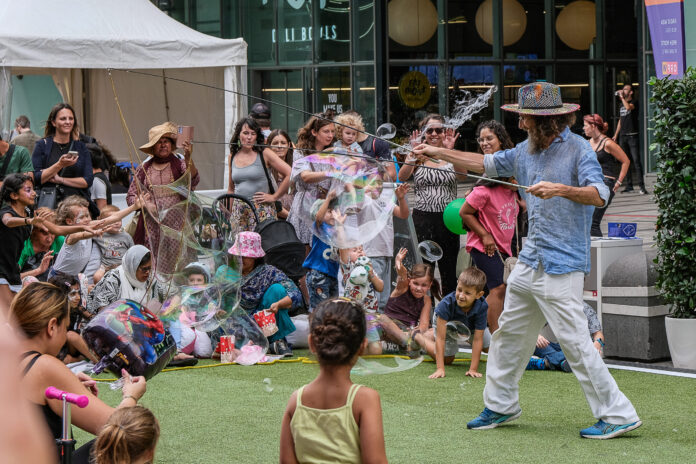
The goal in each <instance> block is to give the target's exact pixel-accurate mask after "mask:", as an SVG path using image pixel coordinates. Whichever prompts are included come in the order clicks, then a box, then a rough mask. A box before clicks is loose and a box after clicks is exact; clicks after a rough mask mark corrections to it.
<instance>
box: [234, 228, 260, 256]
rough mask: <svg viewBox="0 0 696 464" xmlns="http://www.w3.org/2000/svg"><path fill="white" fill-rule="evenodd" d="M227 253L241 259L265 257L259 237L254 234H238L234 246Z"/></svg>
mask: <svg viewBox="0 0 696 464" xmlns="http://www.w3.org/2000/svg"><path fill="white" fill-rule="evenodd" d="M227 252H228V253H229V254H231V255H235V256H241V257H243V258H263V257H264V256H266V253H265V252H264V251H263V248H262V247H261V236H260V235H259V234H258V233H256V232H240V233H238V234H237V237H236V238H235V239H234V244H233V245H232V247H231V248H230V249H229V250H227Z"/></svg>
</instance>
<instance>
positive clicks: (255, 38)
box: [242, 2, 278, 65]
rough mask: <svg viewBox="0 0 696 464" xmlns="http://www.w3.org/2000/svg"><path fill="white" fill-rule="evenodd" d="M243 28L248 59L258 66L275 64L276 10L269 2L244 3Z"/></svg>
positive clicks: (276, 38)
mask: <svg viewBox="0 0 696 464" xmlns="http://www.w3.org/2000/svg"><path fill="white" fill-rule="evenodd" d="M242 12H243V15H242V18H243V23H242V28H243V30H244V34H245V40H246V43H247V45H248V48H247V59H248V60H249V63H253V64H256V65H264V64H275V50H276V41H277V40H278V33H277V31H276V29H275V8H274V6H273V3H271V2H269V3H267V4H265V5H264V4H263V2H243V8H242Z"/></svg>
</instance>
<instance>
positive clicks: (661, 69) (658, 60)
mask: <svg viewBox="0 0 696 464" xmlns="http://www.w3.org/2000/svg"><path fill="white" fill-rule="evenodd" d="M645 12H646V14H647V16H648V24H649V26H650V38H651V39H652V48H653V58H654V59H655V72H656V74H657V77H658V78H660V79H662V78H664V77H667V76H669V77H674V78H680V77H682V76H683V75H684V64H685V63H686V50H685V47H684V2H683V0H645Z"/></svg>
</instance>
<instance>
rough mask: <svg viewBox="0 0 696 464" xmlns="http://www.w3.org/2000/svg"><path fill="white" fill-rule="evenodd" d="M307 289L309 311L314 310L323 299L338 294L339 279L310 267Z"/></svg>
mask: <svg viewBox="0 0 696 464" xmlns="http://www.w3.org/2000/svg"><path fill="white" fill-rule="evenodd" d="M307 291H308V292H309V311H310V312H312V311H314V308H316V307H317V305H318V304H319V303H321V302H322V301H324V300H326V299H328V298H333V297H337V296H338V279H336V278H334V277H331V276H329V275H326V274H324V273H323V272H319V271H317V270H316V269H310V270H309V272H307Z"/></svg>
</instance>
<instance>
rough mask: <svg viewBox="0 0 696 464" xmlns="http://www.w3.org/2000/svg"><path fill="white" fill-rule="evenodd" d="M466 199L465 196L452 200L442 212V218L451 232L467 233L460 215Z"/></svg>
mask: <svg viewBox="0 0 696 464" xmlns="http://www.w3.org/2000/svg"><path fill="white" fill-rule="evenodd" d="M465 201H466V199H465V198H457V199H456V200H454V201H451V202H450V204H449V205H447V207H446V208H445V211H444V212H443V213H442V220H443V221H445V227H447V229H449V231H450V232H452V233H454V234H457V235H465V234H466V229H464V225H463V224H462V218H461V216H459V210H460V209H461V208H462V205H463V204H464V202H465Z"/></svg>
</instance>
